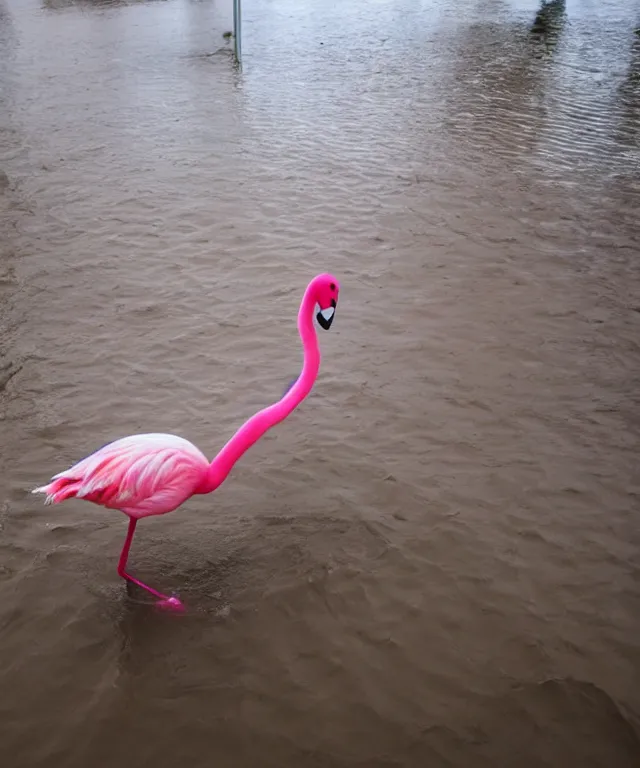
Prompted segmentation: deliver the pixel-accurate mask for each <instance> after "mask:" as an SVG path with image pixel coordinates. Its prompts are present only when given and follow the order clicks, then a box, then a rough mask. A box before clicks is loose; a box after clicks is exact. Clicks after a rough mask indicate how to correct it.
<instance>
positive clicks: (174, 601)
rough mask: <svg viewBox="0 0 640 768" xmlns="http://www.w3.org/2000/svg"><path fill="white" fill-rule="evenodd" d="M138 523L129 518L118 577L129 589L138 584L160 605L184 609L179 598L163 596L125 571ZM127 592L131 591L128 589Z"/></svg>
mask: <svg viewBox="0 0 640 768" xmlns="http://www.w3.org/2000/svg"><path fill="white" fill-rule="evenodd" d="M137 523H138V521H137V520H136V519H135V518H134V517H130V518H129V529H128V530H127V538H126V539H125V542H124V545H123V547H122V552H121V553H120V560H119V561H118V575H119V576H121V577H122V578H123V579H125V580H126V581H127V587H128V586H129V584H130V583H132V584H136V585H137V586H139V587H141V588H142V589H146V590H147V592H150V593H151V594H152V595H153V596H154V597H157V598H158V599H159V602H158V605H161V606H164V607H173V608H180V607H182V603H181V602H180V601H179V600H178V598H177V597H169V596H168V595H163V594H162V592H158V591H157V590H155V589H153V587H150V586H148V585H147V584H144V583H143V582H141V581H140V580H139V579H136V578H134V577H133V576H131V575H130V574H128V573H127V572H126V570H125V569H126V567H127V560H128V559H129V550H130V549H131V542H132V541H133V534H134V533H135V532H136V525H137ZM127 591H129V590H128V589H127Z"/></svg>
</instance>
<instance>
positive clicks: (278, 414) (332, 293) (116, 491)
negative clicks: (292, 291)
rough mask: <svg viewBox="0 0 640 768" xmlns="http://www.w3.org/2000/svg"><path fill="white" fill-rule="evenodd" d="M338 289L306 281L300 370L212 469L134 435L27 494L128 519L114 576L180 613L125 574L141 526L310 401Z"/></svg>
mask: <svg viewBox="0 0 640 768" xmlns="http://www.w3.org/2000/svg"><path fill="white" fill-rule="evenodd" d="M339 290H340V287H339V284H338V281H337V280H336V278H335V277H333V275H330V274H321V275H317V276H316V277H314V279H313V280H312V281H311V282H310V283H309V285H308V286H307V289H306V291H305V293H304V296H303V297H302V302H301V304H300V310H299V312H298V331H299V333H300V338H301V339H302V344H303V347H304V364H303V366H302V372H301V374H300V375H299V377H298V379H297V380H296V381H295V383H294V384H293V385H292V386H290V387H289V388H288V390H287V391H286V392H285V394H284V395H283V396H282V398H281V399H280V400H278V402H276V403H274V404H273V405H270V406H269V407H267V408H264V409H263V410H261V411H258V413H256V414H255V415H254V416H252V417H251V418H250V419H249V420H248V421H247V422H245V424H243V425H242V426H241V427H240V429H239V430H238V431H237V432H236V433H235V435H234V436H233V437H232V438H231V439H230V440H229V441H228V442H227V444H226V445H225V446H224V447H223V448H222V450H221V451H220V452H219V453H218V455H217V456H216V457H215V459H214V460H213V461H212V462H211V463H209V461H208V460H207V458H206V457H205V455H204V454H203V453H202V452H201V451H200V450H199V449H198V448H196V446H195V445H193V443H190V442H189V441H188V440H185V439H184V438H182V437H178V436H177V435H165V434H144V435H131V436H129V437H123V438H121V439H119V440H115V441H114V442H112V443H109V444H107V445H105V446H103V447H102V448H100V449H99V450H98V451H96V452H95V453H92V454H91V455H90V456H87V457H86V458H85V459H82V460H81V461H79V462H78V463H77V464H74V466H72V467H71V468H70V469H67V470H65V471H64V472H59V473H58V474H57V475H54V476H53V477H52V478H51V482H49V483H48V485H44V486H42V487H40V488H35V489H34V490H33V491H32V493H44V494H46V499H45V504H60V503H61V502H62V501H64V500H65V499H70V498H76V499H85V500H86V501H91V502H93V503H94V504H99V505H100V506H103V507H107V508H109V509H117V510H120V511H121V512H124V514H125V515H128V517H129V529H128V531H127V538H126V539H125V542H124V546H123V547H122V552H121V554H120V560H119V562H118V574H119V575H120V576H121V577H122V578H123V579H126V580H128V581H129V582H132V583H133V584H137V585H138V586H139V587H142V588H143V589H146V590H147V591H148V592H150V593H151V594H152V595H154V596H155V597H157V598H159V600H158V602H157V604H158V605H160V606H164V607H169V608H174V609H177V610H180V609H182V607H183V606H182V603H181V602H180V600H179V599H178V598H177V597H168V596H167V595H163V594H162V593H161V592H158V591H156V590H155V589H153V588H152V587H149V586H147V585H146V584H143V583H142V582H141V581H139V580H138V579H136V578H134V577H133V576H131V575H130V574H128V573H127V571H126V567H127V560H128V557H129V550H130V548H131V541H132V540H133V535H134V533H135V530H136V525H137V523H138V520H140V518H142V517H150V516H151V515H164V514H166V513H167V512H171V511H173V510H174V509H177V507H179V506H180V505H181V504H182V503H183V502H185V501H186V500H187V499H188V498H190V497H191V496H193V495H195V494H203V493H210V492H211V491H214V490H215V489H216V488H219V487H220V485H222V483H223V482H224V481H225V479H226V478H227V477H228V475H229V473H230V472H231V470H232V468H233V466H234V464H235V463H236V462H237V461H238V459H239V458H240V457H241V456H242V455H243V454H244V453H245V452H246V451H247V450H248V449H249V448H250V447H251V446H252V445H253V444H254V443H255V442H256V441H257V440H259V439H260V438H261V437H262V435H264V434H265V432H267V431H268V430H269V429H271V427H273V426H275V425H276V424H279V423H280V422H281V421H283V420H284V419H285V418H286V417H287V416H288V415H289V414H290V413H291V412H292V411H293V410H294V409H295V408H296V407H297V406H298V405H300V403H301V402H302V401H303V400H304V399H305V397H307V395H308V394H309V392H310V391H311V388H312V387H313V384H314V382H315V380H316V377H317V375H318V370H319V368H320V350H319V348H318V339H317V336H316V331H315V328H314V325H313V315H314V311H315V307H316V305H318V306H319V311H318V313H317V315H316V319H317V321H318V324H319V325H320V327H321V328H323V329H324V330H329V328H330V327H331V323H332V322H333V318H334V314H335V310H336V306H337V302H338V293H339Z"/></svg>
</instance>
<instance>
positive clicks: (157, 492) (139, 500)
mask: <svg viewBox="0 0 640 768" xmlns="http://www.w3.org/2000/svg"><path fill="white" fill-rule="evenodd" d="M208 470H209V461H208V460H207V457H206V456H205V455H204V454H203V453H202V452H201V451H200V450H199V449H198V448H196V446H195V445H193V443H190V442H189V441H188V440H185V439H184V438H183V437H178V436H177V435H168V434H163V433H149V434H143V435H130V436H128V437H123V438H121V439H119V440H115V441H114V442H112V443H108V444H107V445H104V446H103V447H102V448H100V449H99V450H97V451H95V453H92V454H91V455H90V456H87V457H86V458H84V459H82V460H81V461H79V462H78V463H77V464H74V465H73V466H72V467H70V468H69V469H65V470H64V471H63V472H59V473H58V474H57V475H54V476H53V477H52V479H51V482H50V483H49V484H48V485H45V486H42V487H40V488H35V489H34V490H33V493H45V494H46V499H45V504H60V503H61V502H63V501H65V499H70V498H76V499H85V500H86V501H91V502H93V503H94V504H99V505H100V506H103V507H107V508H108V509H118V510H120V511H122V512H124V513H125V514H127V515H129V517H134V518H136V519H137V520H138V519H140V518H141V517H149V516H151V515H164V514H165V513H166V512H172V511H173V510H174V509H177V507H179V506H180V505H181V504H182V503H183V502H184V501H186V500H187V499H188V498H189V497H190V496H192V495H193V494H194V493H195V492H196V490H197V488H198V487H199V486H200V485H201V484H202V483H203V481H204V480H205V478H206V476H207V472H208Z"/></svg>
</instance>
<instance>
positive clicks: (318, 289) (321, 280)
mask: <svg viewBox="0 0 640 768" xmlns="http://www.w3.org/2000/svg"><path fill="white" fill-rule="evenodd" d="M313 290H314V294H315V300H316V303H317V304H318V306H319V307H320V311H319V312H318V314H317V315H316V320H317V321H318V325H319V326H320V327H321V328H322V329H324V330H325V331H328V330H329V328H331V323H332V322H333V318H334V315H335V313H336V307H337V306H338V294H339V293H340V284H339V283H338V281H337V280H336V278H335V277H334V276H333V275H330V274H328V273H325V274H323V275H318V276H317V277H316V278H314V280H313Z"/></svg>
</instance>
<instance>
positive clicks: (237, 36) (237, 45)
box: [233, 0, 242, 64]
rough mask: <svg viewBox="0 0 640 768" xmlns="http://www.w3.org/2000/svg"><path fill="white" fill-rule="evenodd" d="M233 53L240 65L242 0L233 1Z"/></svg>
mask: <svg viewBox="0 0 640 768" xmlns="http://www.w3.org/2000/svg"><path fill="white" fill-rule="evenodd" d="M233 52H234V53H235V57H236V61H237V62H238V64H239V63H240V60H241V59H242V6H241V0H233Z"/></svg>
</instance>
